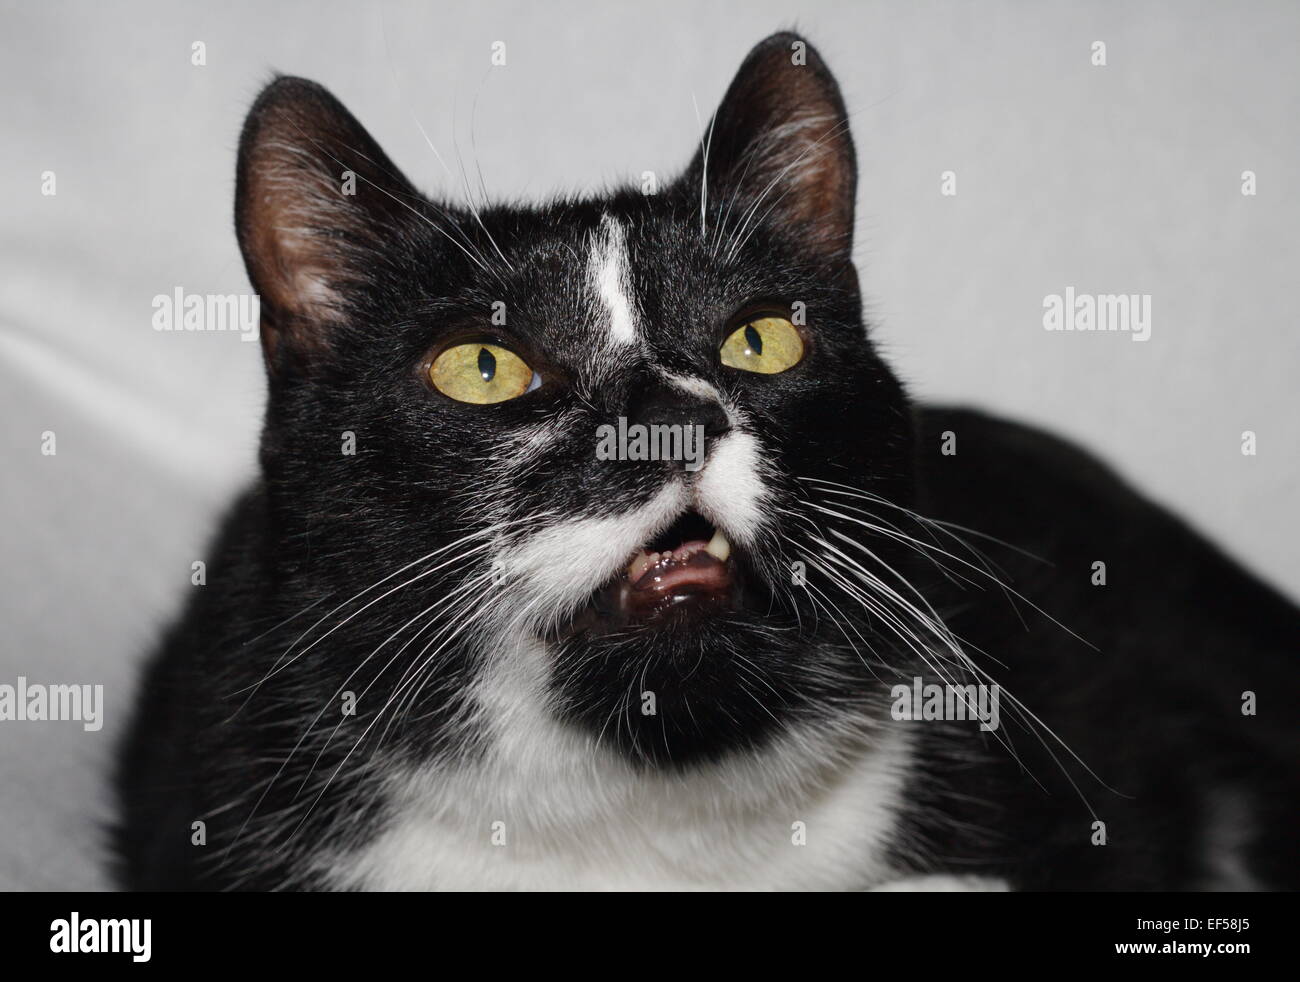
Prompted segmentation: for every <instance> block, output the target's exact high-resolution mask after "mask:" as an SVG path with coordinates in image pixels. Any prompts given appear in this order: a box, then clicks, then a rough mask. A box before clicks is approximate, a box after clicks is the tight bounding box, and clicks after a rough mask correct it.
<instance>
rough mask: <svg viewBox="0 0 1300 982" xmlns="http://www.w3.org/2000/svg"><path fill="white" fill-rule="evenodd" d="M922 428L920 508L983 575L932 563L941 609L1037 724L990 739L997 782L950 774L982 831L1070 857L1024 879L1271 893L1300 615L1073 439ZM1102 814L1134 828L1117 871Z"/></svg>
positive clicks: (1292, 737)
mask: <svg viewBox="0 0 1300 982" xmlns="http://www.w3.org/2000/svg"><path fill="white" fill-rule="evenodd" d="M916 422H917V428H916V433H917V441H918V442H917V445H918V454H919V461H918V468H917V475H918V481H919V482H920V483H919V488H918V505H917V511H918V512H920V513H921V514H924V515H925V516H927V517H928V518H931V519H935V520H937V521H941V522H945V523H950V524H948V525H945V526H943V528H944V529H946V530H948V531H949V532H951V533H953V535H955V536H957V537H959V538H960V539H961V540H962V541H964V542H965V543H967V544H968V545H969V548H968V547H967V546H966V545H961V544H959V542H958V539H957V538H949V537H947V533H946V532H938V531H936V534H937V535H939V536H940V537H941V538H942V539H943V541H944V545H945V548H947V549H949V550H950V551H951V553H952V555H954V556H957V557H961V558H963V559H966V560H968V561H969V562H970V563H971V565H970V566H969V567H965V566H959V565H956V564H954V563H953V562H951V561H949V563H948V564H949V566H950V567H951V568H955V569H957V570H958V571H960V572H961V573H962V574H964V575H965V576H966V578H967V579H968V580H970V581H971V582H970V583H967V584H964V585H963V586H962V588H960V589H958V588H956V587H953V586H952V585H951V584H949V583H948V581H947V580H944V579H942V578H941V577H939V576H938V575H937V572H936V571H935V570H932V571H931V573H932V574H933V576H932V583H931V595H932V596H934V597H935V598H936V602H937V603H942V604H943V605H944V606H945V607H946V610H947V615H946V621H947V623H948V625H949V626H950V627H951V628H952V629H953V631H954V632H955V633H956V634H957V635H958V636H960V637H961V638H962V639H963V640H964V641H965V642H966V643H967V648H968V651H969V652H970V654H971V657H972V658H973V659H974V661H975V662H976V664H978V665H980V666H981V668H983V669H984V670H985V671H986V672H988V677H989V678H991V679H995V680H997V681H999V682H1001V683H1002V685H1003V686H1004V689H1005V693H1004V704H1009V703H1010V701H1011V698H1012V697H1013V696H1014V697H1015V699H1016V700H1017V701H1018V703H1019V705H1020V706H1023V707H1024V709H1025V710H1027V711H1032V712H1033V713H1034V714H1035V716H1036V717H1037V722H1036V723H1035V724H1033V725H1032V726H1031V725H1030V724H1029V722H1028V721H1027V720H1026V719H1025V717H1024V715H1023V713H1021V712H1020V710H1019V709H1017V708H1014V707H1010V706H1008V705H1004V709H1003V718H1004V723H1003V735H1004V736H1008V737H1009V738H1010V740H1011V741H1013V742H1014V744H1015V749H1014V753H1012V752H1011V751H1009V750H1008V749H1007V748H1006V747H1005V746H1004V745H1003V744H1001V743H999V742H997V741H990V742H989V743H988V750H989V751H990V753H991V754H992V755H993V756H994V757H995V758H998V759H1000V760H1001V761H1002V764H1001V765H1000V766H1001V773H999V769H998V767H996V766H995V767H994V768H992V769H990V770H987V771H983V772H980V773H979V776H978V777H970V778H967V777H954V778H953V779H952V787H953V790H955V791H957V792H958V793H959V794H960V793H969V794H971V795H972V796H975V797H983V798H984V799H985V800H986V801H990V802H991V803H992V807H993V808H994V809H995V811H996V815H997V817H996V819H994V818H993V817H992V816H993V814H994V812H984V811H981V812H980V814H979V815H974V814H972V815H970V816H967V818H968V819H969V820H970V821H971V822H973V823H977V824H985V823H989V822H992V823H994V824H996V825H998V826H999V827H1000V829H1001V831H1002V832H1003V833H1005V834H1006V835H1007V839H1008V841H1015V840H1016V839H1017V838H1019V839H1020V841H1023V842H1033V841H1049V840H1050V839H1052V838H1053V837H1055V839H1056V841H1057V842H1058V846H1057V847H1053V848H1054V849H1057V851H1056V852H1054V853H1053V856H1054V857H1055V862H1054V865H1048V864H1047V863H1046V860H1044V863H1043V864H1042V865H1041V867H1040V866H1039V865H1038V864H1036V863H1035V862H1034V861H1033V860H1032V858H1025V861H1024V865H1023V867H1022V869H1021V873H1020V874H1017V873H1016V872H1015V871H1012V872H1011V874H1010V875H1011V877H1012V879H1013V882H1017V883H1018V884H1021V885H1030V886H1041V887H1062V886H1063V887H1066V888H1084V889H1088V888H1097V887H1099V886H1100V887H1114V886H1123V887H1127V888H1143V887H1145V886H1150V885H1153V884H1165V885H1168V884H1171V883H1179V884H1181V885H1182V887H1183V888H1193V887H1198V886H1206V885H1211V886H1220V887H1223V886H1227V887H1229V888H1232V887H1243V886H1254V885H1259V883H1260V882H1261V880H1260V878H1259V877H1253V876H1252V874H1251V873H1250V871H1251V870H1252V869H1253V870H1260V869H1262V870H1269V871H1272V872H1273V873H1276V872H1277V871H1278V870H1280V869H1291V870H1294V869H1296V868H1297V864H1296V863H1291V864H1290V865H1289V866H1288V865H1287V864H1286V863H1279V862H1278V861H1277V858H1278V857H1281V856H1293V857H1294V856H1296V845H1295V843H1294V837H1293V835H1292V834H1291V832H1290V829H1291V828H1292V827H1293V825H1294V819H1295V817H1296V815H1297V814H1300V795H1298V794H1297V792H1298V791H1300V789H1298V788H1297V787H1296V782H1295V779H1294V765H1295V761H1296V759H1300V740H1298V736H1297V732H1296V728H1295V726H1294V720H1295V709H1296V706H1295V696H1294V686H1293V678H1294V664H1295V657H1296V655H1295V652H1296V645H1297V641H1300V610H1298V609H1297V607H1296V606H1295V605H1294V604H1293V603H1292V602H1291V601H1290V600H1288V599H1287V598H1286V597H1284V596H1283V595H1282V594H1280V593H1279V592H1277V591H1276V590H1274V589H1273V588H1271V587H1270V586H1268V585H1267V584H1265V583H1264V582H1262V581H1261V580H1260V579H1259V578H1257V577H1256V576H1255V575H1253V574H1252V573H1251V572H1249V571H1248V570H1246V569H1245V568H1244V567H1243V566H1241V565H1240V564H1239V563H1237V562H1236V561H1235V560H1233V559H1232V558H1230V557H1229V556H1228V555H1227V554H1226V553H1225V552H1224V551H1223V550H1222V549H1220V548H1219V547H1218V546H1216V545H1215V544H1213V543H1211V542H1210V541H1209V540H1207V539H1206V538H1205V537H1203V536H1202V535H1200V534H1199V533H1197V532H1196V531H1195V530H1194V529H1192V528H1191V527H1190V526H1189V525H1188V524H1186V523H1185V522H1184V521H1182V520H1181V519H1179V518H1178V517H1176V516H1175V515H1173V514H1171V513H1170V512H1168V511H1167V510H1165V509H1163V508H1161V507H1160V506H1158V505H1156V504H1155V503H1153V502H1151V501H1149V500H1148V499H1147V498H1145V497H1144V496H1143V495H1141V494H1140V493H1139V492H1137V491H1136V490H1134V489H1133V488H1132V487H1131V486H1129V485H1128V484H1127V483H1126V482H1124V481H1123V480H1122V479H1121V478H1120V477H1119V476H1118V475H1117V474H1116V473H1115V472H1114V471H1113V470H1111V469H1110V468H1109V467H1107V466H1106V465H1105V464H1103V463H1101V462H1100V461H1099V460H1098V459H1097V458H1096V457H1094V456H1092V455H1091V454H1089V453H1087V452H1086V451H1084V450H1082V449H1080V448H1079V447H1077V446H1075V445H1073V444H1071V443H1069V442H1068V441H1065V440H1062V439H1059V438H1057V437H1054V436H1052V435H1050V434H1048V433H1045V432H1043V431H1041V430H1037V429H1034V428H1031V427H1028V426H1023V425H1020V424H1017V423H1013V422H1009V421H1006V420H1001V419H997V418H995V417H992V416H989V415H986V414H983V413H980V412H975V411H971V410H966V409H948V408H926V409H922V410H919V411H918V412H917V415H916ZM945 448H946V449H947V450H948V451H949V452H947V453H945V452H944V451H945ZM977 568H978V569H981V570H984V569H986V570H987V575H986V574H985V573H983V572H976V569H977ZM1004 587H1005V591H1006V592H1005V593H1004V592H1003V589H1004ZM1031 729H1032V730H1037V732H1038V736H1033V735H1030V733H1029V731H1030V730H1031ZM1040 737H1041V739H1040ZM1076 755H1077V756H1076ZM1015 757H1019V758H1020V759H1019V760H1016V759H1014V758H1015ZM1022 764H1023V765H1024V766H1025V767H1026V768H1027V769H1028V770H1029V771H1030V772H1031V773H1033V774H1034V776H1035V778H1037V779H1038V780H1040V781H1041V782H1042V784H1043V785H1045V786H1046V787H1047V788H1049V789H1051V792H1052V793H1051V795H1050V796H1049V795H1047V794H1045V793H1043V791H1042V789H1040V788H1038V787H1037V786H1035V785H1034V783H1033V782H1026V781H1025V780H1024V774H1023V771H1022ZM1067 774H1068V775H1069V779H1072V780H1073V781H1074V782H1075V786H1071V784H1070V780H1067ZM967 780H969V781H970V782H971V785H970V787H962V785H963V784H964V782H966V781H967ZM1003 796H1004V797H1003ZM999 798H1001V800H1000V801H998V800H997V799H999ZM1085 799H1086V802H1087V805H1086V807H1085V805H1084V801H1085ZM1170 815H1180V816H1181V818H1180V820H1179V822H1178V823H1176V824H1170V823H1169V822H1168V816H1170ZM1098 819H1100V820H1102V821H1106V820H1108V819H1109V825H1108V827H1109V828H1111V829H1112V830H1113V829H1114V828H1116V827H1119V828H1122V829H1124V837H1123V838H1118V837H1117V838H1112V840H1111V848H1110V849H1109V850H1105V851H1106V852H1108V853H1109V855H1110V856H1111V857H1112V858H1114V856H1115V855H1116V853H1117V852H1123V853H1125V856H1124V860H1125V861H1124V862H1121V863H1115V862H1106V863H1100V862H1099V861H1098V860H1097V858H1096V853H1097V851H1096V850H1095V849H1094V848H1093V846H1092V844H1091V841H1090V839H1089V829H1091V827H1092V823H1093V822H1094V821H1096V820H1098ZM1060 841H1073V842H1075V843H1076V844H1077V845H1078V855H1077V862H1071V860H1070V859H1069V857H1068V855H1067V853H1068V852H1069V850H1060V849H1059V848H1058V847H1059V842H1060ZM1224 843H1228V844H1229V846H1231V848H1228V847H1225V845H1224ZM1229 854H1231V855H1229ZM1254 855H1258V856H1259V857H1262V858H1261V860H1260V861H1259V862H1258V863H1256V862H1253V861H1252V856H1254ZM1225 856H1227V857H1228V858H1226V859H1225ZM1268 857H1271V858H1268ZM1022 858H1023V857H1022ZM1227 868H1232V869H1236V870H1238V871H1239V872H1240V873H1241V875H1239V876H1235V877H1232V878H1227V879H1225V878H1224V877H1223V876H1221V875H1220V873H1219V872H1216V871H1219V870H1222V869H1227ZM1003 872H1006V871H1003ZM1291 875H1294V874H1291ZM1117 876H1118V877H1120V878H1121V880H1122V882H1117V881H1116V880H1115V879H1114V878H1115V877H1117ZM1038 877H1047V878H1045V879H1038ZM1094 877H1101V879H1097V878H1094ZM1124 877H1128V879H1124ZM1274 885H1277V884H1276V883H1274Z"/></svg>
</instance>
